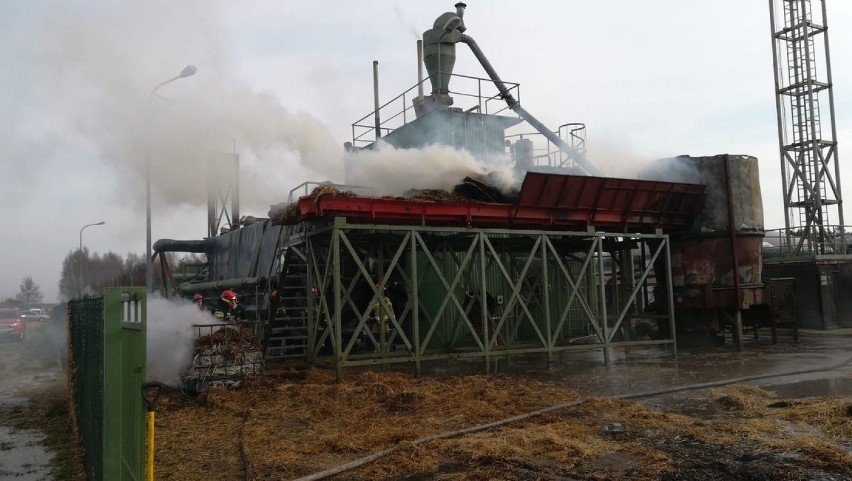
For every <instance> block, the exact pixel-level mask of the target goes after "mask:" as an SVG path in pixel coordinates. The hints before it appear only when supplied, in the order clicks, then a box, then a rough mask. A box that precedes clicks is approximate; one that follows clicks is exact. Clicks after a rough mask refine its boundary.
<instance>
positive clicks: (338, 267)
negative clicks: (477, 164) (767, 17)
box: [154, 0, 852, 376]
mask: <svg viewBox="0 0 852 481" xmlns="http://www.w3.org/2000/svg"><path fill="white" fill-rule="evenodd" d="M771 3H772V4H773V5H774V8H777V10H773V18H774V19H775V24H774V25H773V32H774V33H773V42H774V47H775V48H774V51H775V54H776V67H777V68H776V91H777V98H778V125H779V146H780V149H781V153H782V171H783V172H784V195H785V203H786V205H785V209H787V211H788V212H787V215H786V216H785V218H786V219H787V225H786V226H785V227H784V228H783V229H780V230H775V231H769V232H768V233H767V231H766V226H764V222H763V209H764V206H763V203H762V198H761V192H760V186H759V181H758V162H757V159H756V158H754V157H751V156H748V155H728V154H722V155H716V156H711V157H689V156H680V157H676V158H673V159H662V160H660V161H659V162H658V163H655V164H653V165H650V166H649V167H648V168H647V169H645V171H643V173H642V174H641V175H640V176H639V177H641V178H636V179H619V178H609V177H600V176H598V172H597V169H596V168H595V163H594V159H593V158H589V155H588V149H587V146H586V126H585V125H584V124H582V123H577V122H573V121H567V122H566V123H565V124H563V125H561V126H559V127H557V128H556V129H552V128H550V127H548V126H545V125H544V124H543V123H542V122H540V121H539V120H538V119H537V118H536V117H535V116H534V115H533V114H532V113H531V112H529V111H528V110H526V109H525V108H524V107H522V106H521V103H520V102H519V101H518V100H517V99H519V98H520V85H518V84H515V83H511V82H506V81H504V80H503V79H501V78H500V76H499V75H498V73H497V71H496V70H495V68H494V67H493V66H492V65H491V64H490V63H489V61H488V59H487V57H486V55H485V53H484V52H483V50H482V49H481V48H480V47H479V46H478V45H477V43H476V41H475V40H474V39H473V37H471V36H470V35H468V34H467V33H466V31H467V28H466V26H465V24H464V9H465V5H464V4H463V3H459V4H457V5H456V10H455V11H452V12H446V13H444V14H442V15H440V16H439V17H437V19H436V20H435V21H434V24H433V27H432V28H431V29H429V30H427V31H426V32H425V33H424V35H423V40H422V43H421V42H418V52H420V54H421V55H420V58H418V62H417V65H418V68H420V81H419V82H418V83H417V85H415V86H413V87H411V88H410V89H408V90H406V91H404V92H403V93H401V94H399V95H398V96H396V97H394V98H393V99H391V100H390V101H387V102H385V103H383V104H382V103H381V102H380V101H379V98H378V87H377V84H378V68H377V65H376V64H375V63H374V81H375V83H376V89H375V90H376V96H375V99H374V111H373V112H371V113H369V114H368V115H366V116H364V117H363V118H361V119H359V120H358V121H356V122H355V123H353V125H352V139H351V141H350V142H347V143H346V145H345V146H344V147H343V149H344V151H345V155H346V157H345V158H346V164H345V165H346V170H347V178H350V177H351V176H352V173H353V172H356V171H357V169H358V168H359V159H360V158H361V156H362V154H363V153H365V152H371V151H373V150H377V149H379V148H380V146H382V145H387V146H392V147H393V148H395V149H422V148H426V147H428V146H432V145H442V146H447V147H451V148H452V149H455V150H459V151H464V152H467V153H469V154H470V155H472V156H473V157H475V158H477V159H485V160H486V161H487V160H488V159H494V158H501V159H505V160H507V161H508V162H511V165H512V166H513V169H514V172H515V174H516V176H517V178H518V179H522V182H521V183H520V184H519V185H518V186H515V187H514V188H505V187H504V186H497V185H495V184H494V183H493V182H491V179H490V178H489V176H488V175H487V174H488V173H485V175H481V176H472V177H468V178H460V179H458V184H457V185H456V187H455V189H453V191H452V192H449V191H448V192H442V193H436V192H424V191H416V190H415V191H412V192H411V193H409V195H407V196H382V195H380V193H379V194H377V193H375V192H373V191H371V190H370V189H365V188H362V187H359V186H357V185H346V184H343V185H334V184H330V183H326V182H306V183H304V184H302V185H300V186H299V187H297V188H295V189H294V190H293V191H292V192H291V195H290V199H288V201H287V202H286V203H282V204H281V205H278V206H275V207H274V208H273V209H272V210H271V211H270V213H269V218H268V219H256V218H247V217H241V216H240V210H239V180H238V176H237V177H235V180H233V181H231V183H229V184H227V185H221V184H217V183H216V182H212V181H211V188H210V196H209V208H208V225H209V229H208V235H209V237H207V238H206V239H203V240H197V241H174V240H167V239H164V240H160V241H158V242H157V243H156V244H155V245H154V249H155V251H156V254H162V253H165V252H191V253H200V254H205V255H206V257H207V263H206V264H204V265H201V266H195V267H197V269H195V270H194V271H191V270H190V269H189V268H188V267H191V266H183V267H181V268H177V267H176V268H175V269H172V266H168V265H166V263H165V257H164V256H160V259H161V261H162V262H164V264H163V267H164V269H163V272H164V273H165V276H166V277H167V278H166V279H164V281H165V282H164V285H168V286H170V289H171V293H176V294H177V295H182V296H186V295H189V296H191V295H192V294H194V293H202V294H203V295H205V296H208V297H211V296H214V295H215V293H217V292H219V291H221V290H222V289H234V290H238V291H239V292H240V296H241V299H242V300H243V304H244V305H246V306H247V310H248V312H249V316H248V317H249V319H250V320H251V321H255V322H256V325H257V329H258V332H259V333H260V335H261V338H262V339H263V343H264V349H265V355H266V358H267V360H277V359H302V360H305V361H307V362H310V363H313V364H323V365H328V366H330V367H332V368H334V369H336V370H337V372H338V376H342V374H343V370H344V369H345V368H347V367H351V366H365V365H388V364H393V363H410V364H412V365H414V366H415V368H416V370H417V371H418V372H419V371H420V369H421V364H422V363H424V362H428V361H434V360H439V359H460V358H481V359H482V360H483V361H484V362H483V365H484V366H485V369H486V370H487V369H488V367H489V365H490V361H491V359H493V358H494V357H497V356H506V355H514V354H541V355H543V356H546V357H547V359H549V360H552V359H554V357H555V356H556V355H557V354H559V353H561V352H564V351H571V350H596V351H600V352H601V355H602V357H603V359H604V360H608V359H609V356H610V353H611V350H612V349H614V348H624V349H630V348H635V347H648V346H658V347H661V348H666V349H669V350H671V352H673V353H674V352H676V349H677V343H678V339H679V337H681V336H684V335H693V336H704V337H712V338H714V339H718V340H724V339H726V337H728V336H729V338H730V339H732V340H733V341H734V342H735V343H736V344H737V345H738V347H739V348H740V349H742V347H743V338H744V335H745V333H746V332H747V330H748V329H750V328H751V329H753V330H754V335H755V336H756V335H757V332H758V329H759V328H761V327H769V328H771V329H772V336H773V339H775V335H776V328H778V327H786V328H792V329H793V330H794V332H796V329H798V327H800V326H801V327H809V328H819V329H828V328H832V327H841V326H845V327H848V326H852V316H849V315H847V314H844V313H846V312H852V310H850V309H847V307H850V306H846V303H849V302H852V301H850V300H849V296H844V295H842V293H843V292H846V291H847V290H848V289H847V286H849V285H852V284H850V283H852V267H851V266H852V262H850V261H852V258H850V257H849V256H848V255H847V253H846V250H847V249H846V238H845V228H844V226H843V214H842V200H841V195H840V188H839V178H838V177H839V170H837V162H838V160H837V141H836V132H835V129H834V123H833V121H834V111H833V100H832V98H831V79H830V72H831V69H830V64H829V60H828V48H827V43H828V39H827V36H826V35H825V29H824V28H823V27H820V24H822V25H824V24H825V21H824V18H825V7H824V4H823V2H819V3H820V4H821V5H822V10H821V11H819V10H818V9H817V10H812V9H811V5H810V2H791V1H783V0H782V1H780V2H771ZM814 17H816V18H814ZM820 40H823V41H824V42H825V48H823V49H820V50H819V51H822V52H824V53H825V58H824V62H825V64H828V68H827V69H826V68H824V67H820V65H822V63H821V62H823V61H822V60H821V59H818V58H817V55H816V52H817V50H816V49H815V47H814V45H815V42H817V41H820ZM459 44H464V45H466V46H467V47H469V49H470V51H471V53H472V54H473V55H474V56H475V57H476V59H477V60H478V61H479V63H480V64H481V66H482V67H483V70H484V71H485V73H486V74H487V78H479V77H473V76H468V75H459V74H457V73H454V72H453V65H454V63H455V55H456V47H457V46H459ZM423 66H425V67H426V72H425V75H424V73H423V70H422V67H423ZM820 74H825V75H827V76H828V77H827V78H825V79H822V78H818V76H819V75H820ZM427 91H428V92H429V93H428V94H427ZM821 93H822V94H824V97H825V96H827V99H825V100H827V102H826V101H824V102H823V104H822V105H823V108H822V112H823V116H822V118H820V117H819V112H820V108H819V107H820V98H819V95H820V94H821ZM566 120H570V119H566ZM829 120H830V122H829ZM523 128H529V131H528V132H526V131H523V130H519V129H523ZM225 161H227V162H231V161H233V165H232V166H231V167H232V168H235V169H237V171H238V157H237V156H236V155H235V156H234V157H233V159H226V160H225ZM217 162H221V160H219V161H217ZM675 174H676V175H675ZM217 182H218V181H217ZM415 187H416V186H415V185H412V188H415ZM223 221H224V222H223ZM833 222H834V223H833Z"/></svg>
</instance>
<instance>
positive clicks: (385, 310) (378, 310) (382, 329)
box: [372, 284, 396, 344]
mask: <svg viewBox="0 0 852 481" xmlns="http://www.w3.org/2000/svg"><path fill="white" fill-rule="evenodd" d="M380 287H381V286H380V285H379V284H376V290H379V288H380ZM379 292H380V297H379V299H378V300H376V302H374V303H373V306H372V310H373V320H374V324H373V329H372V330H373V335H378V336H379V339H380V342H381V343H382V344H384V343H386V342H388V341H389V340H390V339H389V335H390V334H392V333H393V330H394V323H395V322H396V315H395V314H394V312H393V303H392V302H391V300H390V298H389V297H388V296H387V289H381V290H380V291H379Z"/></svg>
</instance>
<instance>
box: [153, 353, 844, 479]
mask: <svg viewBox="0 0 852 481" xmlns="http://www.w3.org/2000/svg"><path fill="white" fill-rule="evenodd" d="M724 392H725V394H726V395H727V396H736V399H737V400H738V402H737V405H739V406H742V408H740V409H736V410H725V411H723V412H721V413H720V415H719V418H718V419H712V420H710V421H699V420H696V419H695V418H691V417H689V416H685V415H680V414H669V413H664V412H658V411H654V410H653V409H650V408H648V407H646V406H643V405H641V404H639V403H636V402H632V401H624V400H612V399H595V398H593V399H589V400H587V401H586V402H585V403H583V404H580V405H577V406H574V407H572V408H567V409H564V410H560V411H554V412H550V413H546V414H544V415H541V416H538V417H534V418H530V419H527V420H525V421H522V422H519V423H515V424H509V425H505V426H502V427H500V428H497V429H494V430H489V431H482V432H477V433H471V434H467V435H465V436H461V437H457V438H450V439H442V440H438V441H434V442H430V443H427V444H424V445H420V446H415V445H413V444H412V441H414V440H416V439H419V438H422V437H425V436H429V435H433V434H439V433H444V432H447V431H451V430H457V429H461V428H466V427H470V426H474V425H480V424H484V423H488V422H493V421H496V420H499V419H504V418H506V417H509V416H513V415H517V414H522V413H526V412H530V411H534V410H537V409H540V408H542V407H546V406H552V405H555V404H561V403H564V402H567V401H571V400H576V399H578V395H577V393H576V392H574V391H572V390H570V389H566V388H563V387H559V386H554V385H552V384H548V383H544V382H540V381H535V380H528V379H503V378H497V377H487V376H459V377H447V378H427V377H423V378H416V377H413V376H410V375H407V374H403V373H397V372H375V371H367V372H352V371H350V372H348V373H347V377H346V378H345V379H344V380H343V381H342V382H340V383H335V376H334V372H333V371H331V370H321V369H307V370H295V369H286V368H285V369H278V370H276V371H273V372H271V373H269V375H268V376H264V377H261V378H258V379H254V380H252V381H250V382H246V383H245V384H244V385H243V386H242V387H241V388H240V389H238V390H224V389H211V390H208V391H206V392H205V393H204V394H203V395H201V396H199V397H198V398H196V399H195V400H191V401H187V400H185V399H181V398H180V397H179V395H178V394H177V393H169V394H167V395H166V396H165V398H166V399H164V401H163V402H161V403H160V404H159V405H158V415H157V424H158V427H157V429H158V431H157V433H158V434H157V435H158V438H159V439H160V440H159V441H158V444H157V449H158V452H157V459H158V466H160V467H161V468H158V471H159V470H160V469H162V472H163V473H168V474H167V475H164V476H158V478H161V479H241V477H242V466H243V464H242V463H243V461H242V458H241V455H240V443H242V450H243V452H244V453H245V457H246V459H247V462H248V463H249V465H250V466H251V474H252V479H292V478H296V477H299V476H305V475H308V474H311V473H314V472H318V471H321V470H323V469H328V468H331V467H334V466H338V465H340V464H343V463H345V462H349V461H352V460H354V459H358V458H361V457H363V456H366V455H369V454H372V453H375V452H377V451H380V450H382V449H386V448H389V447H393V446H397V447H399V448H400V451H398V452H396V453H395V454H393V455H391V456H388V457H385V458H380V459H379V460H376V461H375V462H373V463H369V464H367V465H365V466H362V467H360V468H358V469H355V470H352V471H347V472H346V473H345V475H341V476H342V477H334V478H333V479H349V480H378V479H385V480H390V479H400V478H404V477H407V476H410V475H412V474H415V475H419V476H422V477H424V478H428V477H430V476H443V477H446V478H447V479H460V480H467V479H471V480H472V479H553V478H559V477H568V478H578V479H637V480H646V479H647V480H651V479H679V478H677V477H676V476H677V473H679V472H680V471H678V470H679V469H687V470H688V469H693V468H695V466H693V465H689V466H685V465H681V464H679V461H678V460H679V459H682V458H684V456H687V457H688V456H690V454H691V453H703V455H704V456H706V457H707V459H716V458H725V457H726V456H730V457H731V459H733V458H735V457H736V456H739V455H740V454H741V453H746V454H748V453H760V454H761V456H768V458H767V459H783V460H784V462H789V463H798V462H799V461H798V460H801V463H799V464H797V466H798V467H799V468H802V469H804V468H805V466H804V465H807V466H813V467H818V468H821V469H828V470H829V471H831V472H839V473H846V472H847V471H848V467H847V466H848V463H849V461H850V460H849V455H848V453H845V452H844V451H843V450H842V448H841V447H838V446H835V445H834V444H832V443H831V442H830V441H826V440H824V439H823V440H820V439H819V438H816V437H813V438H808V437H802V436H798V437H789V436H788V435H787V432H786V431H785V430H784V429H783V428H782V427H781V426H780V424H779V421H778V420H777V418H774V419H773V418H770V417H769V416H770V414H772V413H775V414H776V415H777V414H784V415H785V416H786V417H788V418H789V421H790V422H798V421H796V420H797V419H798V418H797V416H800V417H801V420H802V422H807V421H808V417H809V416H815V415H816V413H818V412H825V413H834V414H832V416H835V415H845V411H844V409H846V405H845V404H843V403H842V402H841V401H840V400H834V401H831V400H822V401H817V400H814V401H813V402H811V401H808V402H807V403H806V404H798V403H797V404H794V405H792V407H791V408H789V409H786V408H785V409H778V408H770V407H768V406H769V405H770V404H772V402H773V401H774V400H773V399H771V398H770V397H768V394H767V393H766V392H765V391H762V390H757V389H752V388H748V387H737V388H733V389H732V390H725V391H724ZM847 404H848V401H847ZM799 409H802V411H801V412H800V413H799V414H796V415H794V414H792V412H793V411H798V410H799ZM787 411H790V413H787ZM824 415H825V416H827V415H828V414H824ZM815 420H816V422H819V423H821V422H822V421H820V420H819V417H816V418H815ZM612 423H618V424H619V425H620V426H623V430H619V431H617V432H614V433H613V432H610V433H608V432H607V431H606V429H605V427H606V426H607V425H608V424H612ZM844 426H845V425H841V428H840V429H839V430H837V431H836V432H837V433H838V435H840V434H841V433H844V432H846V431H844V429H846V427H844ZM240 435H241V438H240ZM240 439H241V441H240ZM690 450H698V451H690ZM214 453H215V454H214ZM790 453H794V456H790ZM772 456H775V457H776V458H772ZM701 459H704V458H701ZM761 459H763V458H761ZM721 462H727V460H725V459H722V460H721ZM735 465H736V468H737V469H747V468H745V467H742V466H746V464H744V463H742V462H739V461H737V463H735ZM779 469H781V468H779ZM844 469H846V470H847V471H844ZM790 472H793V470H791V471H790ZM201 473H204V475H202V474H201ZM211 473H216V477H211V476H210V474H211ZM778 479H783V478H778Z"/></svg>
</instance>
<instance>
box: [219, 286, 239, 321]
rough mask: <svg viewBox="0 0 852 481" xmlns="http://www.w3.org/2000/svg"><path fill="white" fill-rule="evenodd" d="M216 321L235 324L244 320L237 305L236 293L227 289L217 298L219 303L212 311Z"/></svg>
mask: <svg viewBox="0 0 852 481" xmlns="http://www.w3.org/2000/svg"><path fill="white" fill-rule="evenodd" d="M213 315H214V316H215V317H216V318H218V319H223V320H227V321H231V322H236V321H240V320H243V319H245V312H244V311H243V308H242V307H239V306H238V305H237V293H236V292H234V291H232V290H230V289H227V290H225V291H223V292H222V294H221V295H220V296H219V302H218V305H217V306H216V308H215V309H214V310H213Z"/></svg>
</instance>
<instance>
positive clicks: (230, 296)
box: [219, 289, 237, 302]
mask: <svg viewBox="0 0 852 481" xmlns="http://www.w3.org/2000/svg"><path fill="white" fill-rule="evenodd" d="M219 297H221V298H222V300H223V301H228V302H230V301H236V300H237V293H236V292H234V291H232V290H230V289H228V290H226V291H225V292H223V293H222V295H221V296H219Z"/></svg>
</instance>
